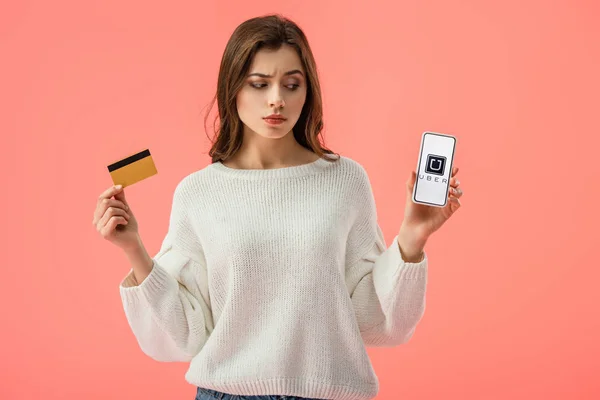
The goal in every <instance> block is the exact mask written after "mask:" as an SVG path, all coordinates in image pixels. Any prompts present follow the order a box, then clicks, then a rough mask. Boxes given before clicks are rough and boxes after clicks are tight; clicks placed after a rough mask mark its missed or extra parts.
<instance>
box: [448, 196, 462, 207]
mask: <svg viewBox="0 0 600 400" xmlns="http://www.w3.org/2000/svg"><path fill="white" fill-rule="evenodd" d="M448 201H449V202H450V203H451V205H453V206H454V207H456V209H458V208H459V207H460V206H461V203H460V199H459V198H458V197H449V198H448Z"/></svg>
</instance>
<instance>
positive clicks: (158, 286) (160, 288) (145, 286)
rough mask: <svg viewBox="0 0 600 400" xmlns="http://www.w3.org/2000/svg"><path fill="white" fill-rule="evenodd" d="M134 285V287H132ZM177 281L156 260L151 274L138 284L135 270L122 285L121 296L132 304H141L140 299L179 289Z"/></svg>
mask: <svg viewBox="0 0 600 400" xmlns="http://www.w3.org/2000/svg"><path fill="white" fill-rule="evenodd" d="M132 284H133V285H132ZM178 286H179V285H178V283H177V280H176V279H175V278H174V277H172V276H171V275H170V274H169V273H168V272H167V271H165V269H164V268H163V267H161V266H160V264H158V263H157V262H156V260H154V262H153V264H152V270H151V271H150V274H148V276H147V277H146V279H144V280H143V281H142V283H140V284H139V285H138V284H137V282H136V280H135V276H134V275H133V270H132V271H131V272H130V273H129V274H128V275H127V276H126V277H125V279H124V280H123V283H122V284H121V294H122V295H123V296H124V298H125V299H126V300H128V301H130V302H139V301H140V297H144V296H146V297H147V298H150V299H151V298H154V297H155V296H157V295H158V296H161V295H164V294H165V293H168V292H169V291H170V290H177V289H178Z"/></svg>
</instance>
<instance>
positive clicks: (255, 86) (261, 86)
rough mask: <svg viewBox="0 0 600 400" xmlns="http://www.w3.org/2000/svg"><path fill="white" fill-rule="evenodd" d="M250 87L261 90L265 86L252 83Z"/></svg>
mask: <svg viewBox="0 0 600 400" xmlns="http://www.w3.org/2000/svg"><path fill="white" fill-rule="evenodd" d="M250 86H252V87H253V88H255V89H260V88H263V87H265V86H267V85H266V84H265V83H256V82H253V83H251V84H250Z"/></svg>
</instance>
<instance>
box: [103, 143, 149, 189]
mask: <svg viewBox="0 0 600 400" xmlns="http://www.w3.org/2000/svg"><path fill="white" fill-rule="evenodd" d="M108 172H109V173H110V176H111V178H112V181H113V183H114V184H115V185H123V187H127V186H129V185H133V184H134V183H136V182H139V181H141V180H143V179H146V178H149V177H151V176H152V175H156V174H157V173H158V171H156V166H155V165H154V161H153V160H152V156H151V155H150V150H148V149H146V150H144V151H140V152H139V153H137V154H134V155H132V156H129V157H127V158H124V159H122V160H119V161H117V162H114V163H112V164H110V165H109V166H108Z"/></svg>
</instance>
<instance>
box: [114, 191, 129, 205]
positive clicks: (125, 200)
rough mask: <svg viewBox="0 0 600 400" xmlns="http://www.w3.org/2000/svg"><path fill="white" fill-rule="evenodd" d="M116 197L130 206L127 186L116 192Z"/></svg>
mask: <svg viewBox="0 0 600 400" xmlns="http://www.w3.org/2000/svg"><path fill="white" fill-rule="evenodd" d="M115 199H117V200H120V201H122V202H123V203H125V205H127V206H129V203H127V199H126V198H125V188H122V189H121V190H120V191H118V192H117V193H116V194H115Z"/></svg>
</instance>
